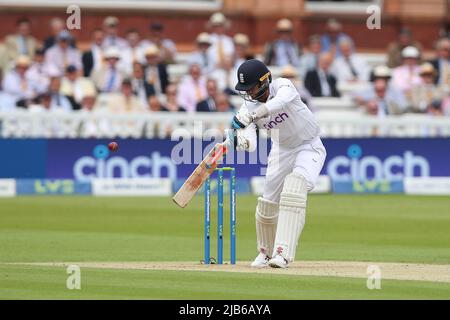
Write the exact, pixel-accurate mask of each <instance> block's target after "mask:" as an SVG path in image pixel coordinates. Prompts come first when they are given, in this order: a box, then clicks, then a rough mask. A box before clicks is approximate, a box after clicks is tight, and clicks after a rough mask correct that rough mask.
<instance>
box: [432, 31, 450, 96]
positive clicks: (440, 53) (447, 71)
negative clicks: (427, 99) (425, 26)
mask: <svg viewBox="0 0 450 320" xmlns="http://www.w3.org/2000/svg"><path fill="white" fill-rule="evenodd" d="M436 51H437V52H436V53H437V57H436V59H434V60H432V61H431V64H432V65H433V67H434V69H435V70H436V76H435V79H434V81H435V83H436V84H439V85H443V86H447V87H448V86H450V39H449V38H441V39H439V40H438V42H437V44H436Z"/></svg>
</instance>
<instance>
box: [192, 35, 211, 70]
mask: <svg viewBox="0 0 450 320" xmlns="http://www.w3.org/2000/svg"><path fill="white" fill-rule="evenodd" d="M196 45H197V50H196V51H194V52H192V53H191V55H190V57H189V64H198V65H199V66H201V69H202V73H203V74H208V73H210V72H211V71H212V70H214V64H213V63H214V60H215V59H214V57H213V56H211V50H209V48H210V47H211V38H210V36H209V34H208V33H207V32H202V33H200V34H199V35H198V36H197V39H196Z"/></svg>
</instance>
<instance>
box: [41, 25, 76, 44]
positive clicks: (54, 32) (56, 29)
mask: <svg viewBox="0 0 450 320" xmlns="http://www.w3.org/2000/svg"><path fill="white" fill-rule="evenodd" d="M65 28H66V22H65V21H64V20H63V19H61V18H57V17H55V18H52V19H51V20H50V32H51V35H50V36H48V37H47V38H46V39H45V41H44V52H45V51H47V50H48V49H50V48H51V47H53V46H54V45H55V44H56V38H57V37H58V34H60V33H61V31H63V30H64V29H65ZM70 46H71V47H72V48H76V44H75V40H74V39H73V38H72V39H71V40H70Z"/></svg>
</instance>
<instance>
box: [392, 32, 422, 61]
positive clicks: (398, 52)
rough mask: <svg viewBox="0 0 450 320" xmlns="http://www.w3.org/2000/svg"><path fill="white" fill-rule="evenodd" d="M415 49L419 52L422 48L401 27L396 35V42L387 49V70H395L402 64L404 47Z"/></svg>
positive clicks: (410, 34) (409, 33)
mask: <svg viewBox="0 0 450 320" xmlns="http://www.w3.org/2000/svg"><path fill="white" fill-rule="evenodd" d="M410 46H412V47H416V48H417V49H418V50H419V52H421V51H422V46H421V44H420V43H418V42H417V41H414V39H413V36H412V32H411V30H410V29H409V28H406V27H403V28H402V29H401V30H400V33H399V35H398V40H397V41H395V42H392V43H390V44H389V46H388V48H387V60H388V62H387V65H388V67H389V68H396V67H398V66H400V65H401V64H402V60H403V59H402V51H403V49H405V48H406V47H410Z"/></svg>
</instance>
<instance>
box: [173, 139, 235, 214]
mask: <svg viewBox="0 0 450 320" xmlns="http://www.w3.org/2000/svg"><path fill="white" fill-rule="evenodd" d="M227 151H228V150H227V148H226V145H225V143H218V144H216V145H215V146H214V148H213V149H212V150H211V152H210V153H209V154H208V155H207V156H206V157H205V159H203V161H202V162H200V164H199V165H198V166H197V168H195V170H194V171H193V172H192V173H191V175H190V176H189V178H187V180H186V181H185V182H184V183H183V185H182V186H181V188H180V190H178V192H177V193H176V194H175V195H174V196H173V198H172V200H173V201H174V202H175V203H176V204H177V205H179V206H180V207H181V208H184V207H186V206H187V205H188V204H189V202H191V200H192V199H193V198H194V196H195V194H196V193H197V191H198V189H200V187H201V186H202V185H203V183H204V182H205V181H206V179H208V177H209V176H210V175H211V173H213V172H214V170H215V169H216V167H217V164H218V161H219V159H220V158H221V157H222V156H223V155H224V154H225V153H226V152H227Z"/></svg>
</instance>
